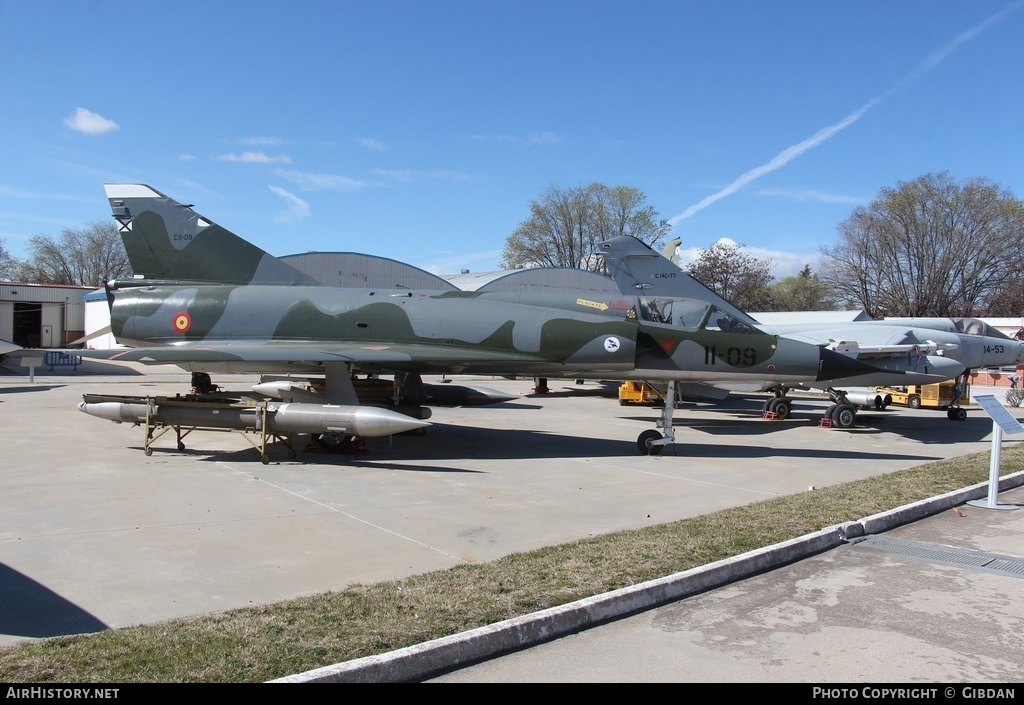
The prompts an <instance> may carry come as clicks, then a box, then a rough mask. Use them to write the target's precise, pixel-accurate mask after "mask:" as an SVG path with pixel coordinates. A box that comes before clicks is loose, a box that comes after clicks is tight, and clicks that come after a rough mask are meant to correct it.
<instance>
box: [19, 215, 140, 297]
mask: <svg viewBox="0 0 1024 705" xmlns="http://www.w3.org/2000/svg"><path fill="white" fill-rule="evenodd" d="M28 246H29V249H30V250H31V252H32V256H31V257H30V258H29V259H28V261H27V263H26V265H27V267H26V268H24V269H23V272H22V275H23V277H24V276H25V275H28V276H30V277H32V278H33V279H34V280H36V281H41V282H49V283H51V284H81V285H85V286H101V285H102V284H103V283H104V282H106V281H107V280H109V279H117V278H123V277H130V276H131V274H132V270H131V265H130V264H129V262H128V256H127V254H126V253H125V250H124V243H123V242H122V241H121V235H120V234H119V233H118V231H117V225H116V224H115V223H113V222H111V223H106V222H103V221H94V222H92V223H87V224H86V225H85V226H84V227H82V228H65V229H64V231H63V232H62V233H61V235H60V237H59V238H57V239H54V238H52V237H50V236H48V235H33V236H32V237H31V238H29V241H28Z"/></svg>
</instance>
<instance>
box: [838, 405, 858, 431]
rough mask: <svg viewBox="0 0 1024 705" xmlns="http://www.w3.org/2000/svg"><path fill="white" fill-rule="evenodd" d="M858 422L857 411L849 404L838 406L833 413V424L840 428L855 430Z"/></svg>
mask: <svg viewBox="0 0 1024 705" xmlns="http://www.w3.org/2000/svg"><path fill="white" fill-rule="evenodd" d="M856 422H857V410H856V409H855V408H853V407H852V406H850V405H849V404H838V405H836V408H835V409H834V410H833V411H832V424H833V425H834V426H838V427H839V428H853V425H854V424H855V423H856Z"/></svg>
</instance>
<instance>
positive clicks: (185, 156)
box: [178, 154, 199, 162]
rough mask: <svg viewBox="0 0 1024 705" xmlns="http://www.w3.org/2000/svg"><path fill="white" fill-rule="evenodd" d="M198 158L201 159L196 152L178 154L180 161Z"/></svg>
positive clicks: (192, 160) (191, 160) (190, 160)
mask: <svg viewBox="0 0 1024 705" xmlns="http://www.w3.org/2000/svg"><path fill="white" fill-rule="evenodd" d="M197 159H199V157H197V156H196V155H194V154H179V155H178V161H179V162H194V161H195V160H197Z"/></svg>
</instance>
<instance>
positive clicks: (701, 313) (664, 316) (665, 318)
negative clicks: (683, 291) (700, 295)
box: [640, 296, 710, 330]
mask: <svg viewBox="0 0 1024 705" xmlns="http://www.w3.org/2000/svg"><path fill="white" fill-rule="evenodd" d="M709 308H710V304H708V303H707V302H706V301H698V300H697V299H671V298H666V297H654V296H641V297H640V318H642V319H643V320H645V321H650V322H652V323H666V324H668V325H672V326H678V327H679V328H689V329H691V330H696V329H697V328H699V327H700V324H701V322H702V321H703V320H704V317H705V315H706V313H707V310H708V309H709Z"/></svg>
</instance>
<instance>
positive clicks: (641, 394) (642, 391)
mask: <svg viewBox="0 0 1024 705" xmlns="http://www.w3.org/2000/svg"><path fill="white" fill-rule="evenodd" d="M667 387H668V385H666V384H657V385H655V384H651V383H649V382H636V381H633V380H628V379H627V380H625V381H623V382H622V384H620V385H619V404H621V405H623V406H626V405H627V404H645V405H649V406H657V405H658V404H664V403H665V392H666V391H667Z"/></svg>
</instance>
